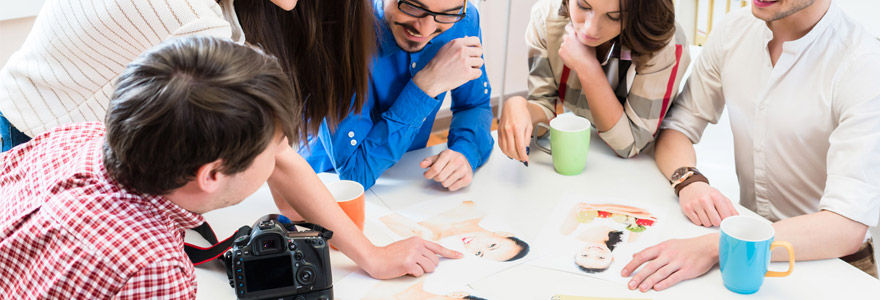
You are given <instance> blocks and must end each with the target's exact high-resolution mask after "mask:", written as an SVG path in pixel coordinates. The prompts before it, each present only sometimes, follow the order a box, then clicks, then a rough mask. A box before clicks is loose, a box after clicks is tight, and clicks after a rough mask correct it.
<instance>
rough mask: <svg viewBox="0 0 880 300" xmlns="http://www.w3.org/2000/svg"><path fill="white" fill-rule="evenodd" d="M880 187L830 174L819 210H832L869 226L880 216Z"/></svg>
mask: <svg viewBox="0 0 880 300" xmlns="http://www.w3.org/2000/svg"><path fill="white" fill-rule="evenodd" d="M878 198H880V189H878V188H877V187H875V186H871V185H869V184H867V183H865V182H862V181H859V180H856V179H853V178H848V177H844V176H834V175H829V176H828V179H827V181H826V183H825V193H824V195H822V200H820V201H819V210H827V211H832V212H834V213H836V214H839V215H841V216H844V217H846V218H848V219H850V220H853V221H856V222H859V223H862V224H865V225H867V226H868V227H873V226H877V219H878V218H880V201H878Z"/></svg>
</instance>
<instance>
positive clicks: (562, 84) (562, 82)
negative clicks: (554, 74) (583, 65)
mask: <svg viewBox="0 0 880 300" xmlns="http://www.w3.org/2000/svg"><path fill="white" fill-rule="evenodd" d="M570 72H571V69H569V68H568V66H566V65H563V66H562V78H560V79H559V101H556V111H555V113H556V115H557V116H558V115H560V114H562V112H563V106H562V105H563V103H564V102H565V93H566V92H568V85H567V83H568V73H570Z"/></svg>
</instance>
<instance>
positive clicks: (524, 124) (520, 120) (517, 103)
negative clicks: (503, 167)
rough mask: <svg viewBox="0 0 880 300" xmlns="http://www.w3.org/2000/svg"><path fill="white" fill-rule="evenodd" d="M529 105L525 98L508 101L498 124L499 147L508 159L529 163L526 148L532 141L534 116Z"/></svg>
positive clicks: (514, 98)
mask: <svg viewBox="0 0 880 300" xmlns="http://www.w3.org/2000/svg"><path fill="white" fill-rule="evenodd" d="M528 105H529V103H528V101H526V99H525V98H523V97H513V98H510V99H507V101H505V102H504V108H503V110H502V111H501V120H500V121H499V122H498V123H499V124H498V147H499V148H501V152H504V154H505V155H507V157H510V158H513V159H515V160H518V161H521V162H527V161H529V155H528V153H526V147H527V146H528V145H529V143H531V139H532V116H531V115H530V114H529V108H528Z"/></svg>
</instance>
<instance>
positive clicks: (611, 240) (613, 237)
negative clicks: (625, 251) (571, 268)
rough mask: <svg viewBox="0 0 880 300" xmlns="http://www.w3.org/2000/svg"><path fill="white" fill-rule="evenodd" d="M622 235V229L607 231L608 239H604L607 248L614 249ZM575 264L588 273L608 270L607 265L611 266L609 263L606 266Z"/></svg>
mask: <svg viewBox="0 0 880 300" xmlns="http://www.w3.org/2000/svg"><path fill="white" fill-rule="evenodd" d="M622 236H623V231H619V230H618V231H609V232H608V240H607V241H605V246H607V247H608V250H611V251H614V248H615V247H617V244H619V243H620V242H621V241H623V239H622V238H621V237H622ZM575 265H577V266H578V268H579V269H581V271H584V273H589V274H595V273H598V272H603V271H605V270H608V267H610V266H611V265H609V266H608V267H605V268H587V267H584V266H581V265H578V264H577V263H575Z"/></svg>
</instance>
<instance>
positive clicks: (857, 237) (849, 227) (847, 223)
mask: <svg viewBox="0 0 880 300" xmlns="http://www.w3.org/2000/svg"><path fill="white" fill-rule="evenodd" d="M826 212H828V213H832V214H834V216H835V219H837V221H836V222H835V223H837V224H838V225H837V227H838V230H837V231H838V232H846V233H847V234H841V235H840V240H839V243H840V244H839V245H840V251H841V252H842V253H843V254H842V255H840V256H846V255H850V254H853V253H855V252H856V251H859V249H861V248H862V245H864V243H865V235H866V234H867V232H868V225H865V224H862V223H860V222H858V221H855V220H852V219H850V218H847V217H845V216H843V215H840V214H837V213H833V212H830V211H826Z"/></svg>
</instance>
